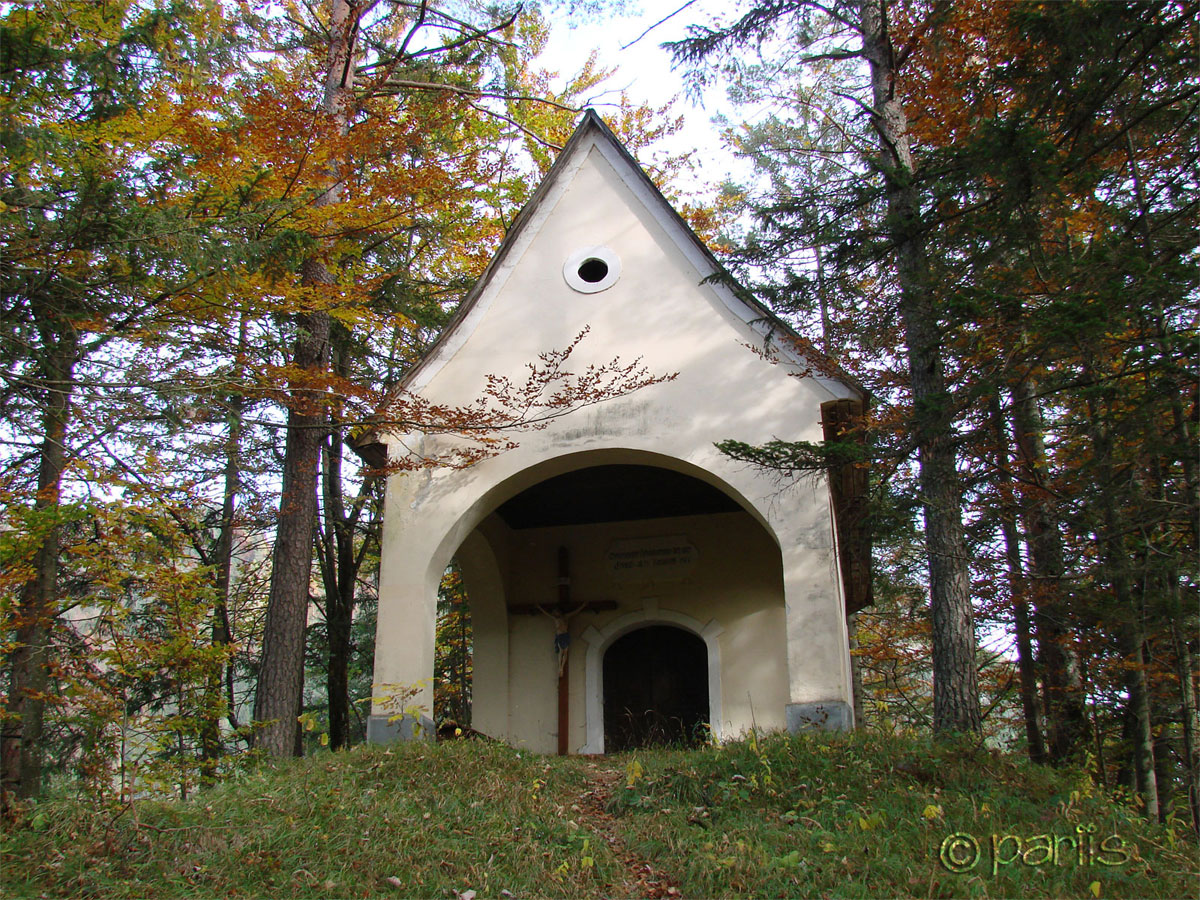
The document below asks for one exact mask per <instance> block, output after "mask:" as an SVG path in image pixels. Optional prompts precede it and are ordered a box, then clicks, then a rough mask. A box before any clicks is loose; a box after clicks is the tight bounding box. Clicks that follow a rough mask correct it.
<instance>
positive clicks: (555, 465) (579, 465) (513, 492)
mask: <svg viewBox="0 0 1200 900" xmlns="http://www.w3.org/2000/svg"><path fill="white" fill-rule="evenodd" d="M608 465H638V466H645V467H649V468H655V469H661V470H666V471H668V472H674V473H678V474H679V475H683V476H687V477H690V478H693V479H696V480H697V481H700V482H703V483H705V484H707V485H709V486H710V487H712V488H714V489H715V490H717V491H719V492H721V494H723V495H724V496H725V497H727V498H728V499H729V500H730V501H732V503H734V504H736V505H737V506H738V507H739V508H740V509H741V510H742V511H744V512H746V513H747V514H749V515H750V516H751V517H752V518H753V519H755V520H756V521H757V522H758V524H759V525H761V526H762V528H763V529H764V530H765V531H766V533H767V534H768V535H770V537H771V539H772V540H773V541H774V542H775V543H776V544H777V545H778V544H779V537H778V536H777V535H776V533H775V529H774V528H773V527H772V525H771V523H770V521H769V520H768V515H767V510H766V509H765V508H760V506H759V505H758V504H756V503H754V502H752V501H751V500H750V499H749V498H748V497H747V496H746V495H745V494H744V493H742V492H741V491H739V490H738V489H737V488H736V487H734V486H733V485H732V484H730V483H729V482H728V481H727V480H725V479H724V478H722V477H720V476H718V475H716V474H714V473H712V472H710V471H709V470H708V469H706V468H704V467H702V466H700V465H697V464H696V463H693V462H690V461H688V460H685V459H681V458H679V457H675V456H669V455H666V454H662V453H656V452H653V451H649V450H643V449H638V448H634V447H608V448H604V449H598V450H581V451H575V452H569V453H563V454H560V455H558V456H553V457H550V458H547V459H543V460H540V461H538V462H536V463H534V464H532V465H529V466H527V467H525V468H522V469H519V470H517V471H514V472H510V473H508V474H507V476H506V477H504V478H501V479H499V480H497V481H496V482H495V483H493V484H492V485H491V486H488V487H485V488H484V489H483V490H482V491H481V492H480V493H479V494H478V495H476V497H475V498H474V499H473V501H472V502H471V503H470V504H469V505H468V506H467V507H466V508H465V509H463V511H462V513H461V515H459V516H458V517H457V519H456V521H455V522H454V524H453V526H452V527H450V528H449V530H448V531H447V532H446V533H445V535H443V536H442V538H441V540H440V541H439V543H438V545H437V549H436V551H435V552H434V554H433V555H432V558H431V559H430V561H429V568H428V571H427V575H426V577H427V579H433V578H437V579H440V578H441V573H442V572H443V571H444V570H445V568H446V566H447V565H448V564H449V562H450V560H451V558H452V557H453V556H454V553H455V551H456V549H457V548H458V547H459V545H460V544H461V543H462V542H463V540H465V539H466V537H467V535H469V534H470V533H471V532H472V531H474V530H475V529H476V527H478V526H479V524H480V523H481V522H483V521H484V520H485V519H486V518H487V517H488V516H490V515H491V514H492V513H494V512H496V511H497V510H499V509H500V508H501V507H502V506H504V505H505V504H506V503H508V502H509V501H511V500H513V499H514V498H516V497H517V496H518V495H520V494H522V493H523V492H525V491H527V490H529V489H531V488H535V487H536V486H537V485H539V484H542V483H544V482H546V481H549V480H550V479H552V478H555V477H558V476H561V475H566V474H568V473H571V472H578V471H580V470H584V469H590V468H596V467H599V466H608Z"/></svg>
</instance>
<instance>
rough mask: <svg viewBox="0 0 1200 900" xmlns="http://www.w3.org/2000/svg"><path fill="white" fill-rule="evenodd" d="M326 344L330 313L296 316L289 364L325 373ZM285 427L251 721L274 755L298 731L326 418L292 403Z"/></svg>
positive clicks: (289, 745) (292, 742)
mask: <svg viewBox="0 0 1200 900" xmlns="http://www.w3.org/2000/svg"><path fill="white" fill-rule="evenodd" d="M328 345H329V315H328V314H327V313H307V314H304V315H302V316H300V317H299V334H298V335H297V337H296V344H295V348H294V350H293V354H292V364H293V365H294V366H295V367H296V368H298V369H300V370H301V371H303V372H320V371H324V369H325V366H326V363H325V359H326V351H327V349H328ZM302 393H303V388H297V389H295V390H293V392H292V395H293V398H298V397H299V396H301V395H302ZM287 422H288V428H287V445H286V448H285V450H284V456H283V490H282V494H281V496H280V501H279V517H278V520H277V525H276V529H275V549H274V553H273V555H272V558H271V591H270V595H269V597H268V600H267V619H266V625H265V627H264V629H263V649H262V662H261V664H260V666H259V672H258V687H257V691H256V693H255V697H254V721H255V722H256V723H258V724H259V731H258V732H257V733H256V735H255V746H256V747H258V748H260V749H262V750H265V751H266V753H267V754H268V755H270V756H274V757H284V756H290V755H292V754H293V753H294V752H295V747H296V736H297V734H298V733H299V732H298V728H299V723H298V721H297V717H298V716H299V715H300V699H301V692H302V690H303V686H304V629H305V626H306V625H307V623H308V601H309V580H310V577H311V572H312V541H313V520H314V518H315V517H316V514H317V495H316V489H317V468H318V464H319V462H320V456H321V441H322V431H323V428H324V426H325V415H324V411H323V410H322V411H317V412H316V413H310V412H307V411H304V410H303V408H302V407H300V406H293V407H292V408H291V409H289V410H288V418H287Z"/></svg>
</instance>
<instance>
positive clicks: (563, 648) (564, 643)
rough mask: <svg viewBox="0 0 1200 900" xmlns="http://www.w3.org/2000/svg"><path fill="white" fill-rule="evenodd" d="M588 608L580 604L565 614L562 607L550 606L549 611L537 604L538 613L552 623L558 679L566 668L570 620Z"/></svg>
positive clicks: (569, 643)
mask: <svg viewBox="0 0 1200 900" xmlns="http://www.w3.org/2000/svg"><path fill="white" fill-rule="evenodd" d="M587 608H588V604H586V603H580V604H579V605H578V606H577V607H575V608H574V609H573V610H571V611H570V612H565V611H564V610H563V608H562V606H552V607H551V608H550V609H546V607H544V606H542V605H541V604H540V603H539V604H538V611H539V612H540V613H542V615H545V616H549V617H550V620H551V621H552V622H554V650H555V652H556V653H558V677H559V678H562V677H563V672H564V671H565V670H566V668H567V653H568V652H569V651H570V649H571V619H573V618H575V616H576V615H578V614H579V613H581V612H583V611H584V610H585V609H587Z"/></svg>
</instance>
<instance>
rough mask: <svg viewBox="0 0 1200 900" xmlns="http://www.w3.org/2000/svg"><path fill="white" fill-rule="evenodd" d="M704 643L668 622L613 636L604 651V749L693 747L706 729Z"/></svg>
mask: <svg viewBox="0 0 1200 900" xmlns="http://www.w3.org/2000/svg"><path fill="white" fill-rule="evenodd" d="M708 717H709V702H708V647H707V645H706V644H705V642H704V639H703V638H701V637H698V636H697V635H694V634H692V633H691V632H689V631H685V630H684V629H682V628H676V627H674V626H671V625H650V626H647V627H644V628H639V629H637V630H635V631H631V632H629V633H628V634H626V635H624V636H623V637H620V638H618V639H617V640H616V641H614V642H613V643H612V645H611V646H609V648H608V650H607V651H606V652H605V654H604V748H605V750H606V751H607V752H610V753H619V752H620V751H622V750H632V749H635V748H638V747H649V746H656V745H673V746H694V745H696V744H699V743H702V742H703V741H704V739H705V738H706V735H707V731H708V727H707V726H708Z"/></svg>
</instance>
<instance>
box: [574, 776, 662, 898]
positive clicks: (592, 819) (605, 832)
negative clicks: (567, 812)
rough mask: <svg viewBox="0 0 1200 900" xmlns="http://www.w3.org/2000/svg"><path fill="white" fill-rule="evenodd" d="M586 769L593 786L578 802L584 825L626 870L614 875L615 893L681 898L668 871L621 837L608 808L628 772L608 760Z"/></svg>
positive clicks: (631, 895)
mask: <svg viewBox="0 0 1200 900" xmlns="http://www.w3.org/2000/svg"><path fill="white" fill-rule="evenodd" d="M584 772H585V773H586V775H587V779H588V782H589V785H590V787H588V788H587V789H586V790H584V791H583V793H581V794H580V795H579V799H578V800H577V801H576V802H575V806H577V807H578V810H579V817H580V823H579V824H581V825H585V826H586V827H588V828H590V829H591V830H592V831H593V832H595V833H596V834H598V835H599V836H600V837H602V838H603V839H604V841H605V842H606V843H607V844H608V847H609V849H610V850H611V851H612V854H613V856H614V857H616V859H617V860H618V861H619V862H620V863H621V865H622V866H623V868H624V871H623V872H622V873H621V874H620V875H619V877H618V878H614V879H613V883H612V886H611V890H612V894H611V896H613V897H652V898H656V900H662V898H670V900H682V897H683V895H682V894H681V893H680V892H679V888H678V887H677V886H676V885H675V883H674V882H673V880H672V879H671V877H670V876H669V875H666V874H665V873H663V872H661V871H659V870H658V869H657V868H656V867H655V865H654V863H653V862H651V861H650V860H647V859H645V858H644V857H642V856H639V855H638V854H637V853H634V852H633V851H631V850H630V849H629V848H628V847H627V846H626V845H625V842H624V841H623V840H622V839H621V829H620V828H619V827H618V825H617V820H616V819H614V818H613V816H612V814H611V813H610V812H608V803H609V800H610V799H612V796H613V793H614V792H615V791H619V790H622V789H623V785H622V782H623V781H624V780H625V772H624V770H623V769H622V768H619V767H616V766H614V765H613V764H612V763H608V762H605V761H596V762H589V763H587V764H586V765H585V766H584Z"/></svg>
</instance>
